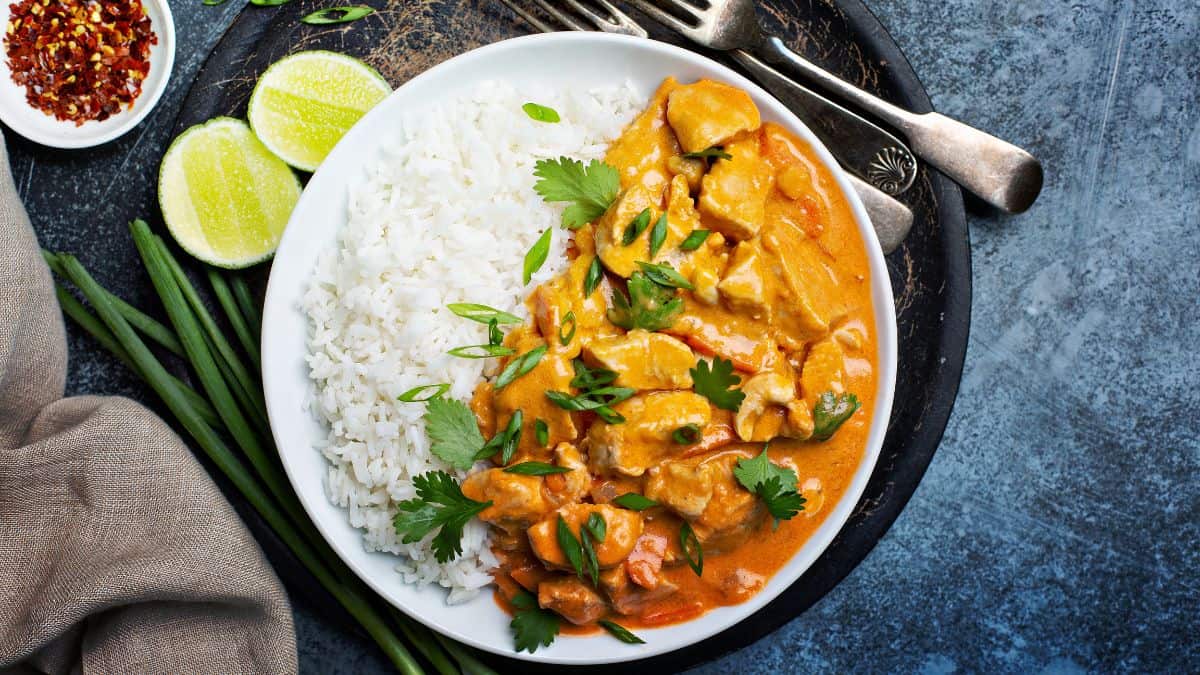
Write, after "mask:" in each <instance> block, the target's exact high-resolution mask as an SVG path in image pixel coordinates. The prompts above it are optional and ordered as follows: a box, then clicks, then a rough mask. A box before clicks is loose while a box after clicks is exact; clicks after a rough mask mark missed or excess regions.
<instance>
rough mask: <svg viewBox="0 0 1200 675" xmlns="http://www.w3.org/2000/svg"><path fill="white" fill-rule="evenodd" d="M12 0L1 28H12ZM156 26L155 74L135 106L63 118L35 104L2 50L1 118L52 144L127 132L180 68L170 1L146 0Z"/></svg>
mask: <svg viewBox="0 0 1200 675" xmlns="http://www.w3.org/2000/svg"><path fill="white" fill-rule="evenodd" d="M10 4H11V1H10V0H3V2H0V26H7V25H8V20H9V17H10V16H11V15H12V10H11V9H10V7H9V5H10ZM142 6H143V7H144V8H145V10H146V16H148V17H149V18H150V28H151V30H153V31H154V34H155V35H157V36H158V44H154V45H151V46H150V56H149V60H150V72H149V74H147V76H146V79H145V81H143V82H142V93H141V94H140V95H139V96H138V97H137V98H136V99H135V100H134V102H133V106H132V107H130V108H126V109H122V110H121V111H120V112H118V113H117V114H115V115H113V116H112V117H109V118H108V119H106V120H104V121H103V122H96V121H94V120H93V121H89V122H84V123H83V124H82V125H80V126H75V123H74V122H71V121H63V120H58V119H55V118H54V117H52V116H51V115H47V114H46V113H44V112H42V111H41V110H38V109H36V108H34V107H33V106H31V105H29V103H28V102H27V101H26V100H25V87H22V86H19V85H18V84H17V83H16V82H14V81H13V79H12V70H11V69H10V68H9V67H8V57H7V56H5V55H4V50H3V49H0V121H2V122H4V124H5V125H7V126H8V128H9V129H12V130H13V131H14V132H16V133H17V134H20V135H21V136H24V137H25V138H27V139H29V140H31V141H33V142H34V143H40V144H41V145H45V146H49V147H52V148H62V149H68V150H73V149H79V148H90V147H94V146H97V145H101V144H104V143H107V142H109V141H111V140H114V139H116V138H119V137H120V136H123V135H125V133H126V132H128V131H129V130H130V129H133V128H134V127H136V126H137V125H138V123H139V122H141V121H142V120H143V119H145V118H146V116H147V115H149V114H150V111H152V110H154V107H155V106H156V105H158V101H159V99H160V98H162V95H163V92H164V91H166V89H167V83H168V82H169V81H170V80H171V71H172V70H173V69H174V67H175V18H174V17H173V16H172V15H171V6H170V5H169V4H168V3H167V0H142Z"/></svg>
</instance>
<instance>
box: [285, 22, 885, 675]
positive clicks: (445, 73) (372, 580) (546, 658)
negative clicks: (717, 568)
mask: <svg viewBox="0 0 1200 675" xmlns="http://www.w3.org/2000/svg"><path fill="white" fill-rule="evenodd" d="M668 75H674V76H675V77H677V78H679V79H680V80H681V81H683V82H689V81H692V80H695V79H697V78H702V77H710V78H716V79H719V80H723V81H725V82H728V83H730V84H733V85H734V86H737V87H741V88H742V89H745V90H746V91H748V92H749V93H750V95H751V96H752V97H753V98H754V100H755V102H756V103H757V104H758V107H759V109H760V110H761V111H762V115H763V118H764V120H770V121H775V122H778V123H780V124H783V125H784V126H785V127H787V128H788V129H790V130H792V131H793V132H795V133H797V134H799V135H800V137H801V138H803V139H805V140H806V141H808V142H809V143H810V144H812V146H813V147H814V148H816V150H817V153H818V155H819V156H820V158H821V160H822V161H823V162H825V164H826V165H828V166H829V167H830V168H831V169H832V170H833V174H834V176H835V177H836V178H837V181H838V184H839V186H840V187H841V189H842V192H843V193H844V194H845V195H846V197H847V199H849V201H850V204H851V206H852V209H853V212H854V215H855V218H856V219H857V221H858V228H859V231H860V232H861V234H862V236H863V238H864V239H865V240H866V242H867V247H866V248H867V254H868V259H869V262H870V268H871V283H872V289H871V290H872V298H873V301H874V304H875V325H876V332H877V334H878V343H879V355H878V357H879V378H878V381H879V390H878V391H877V392H876V393H875V409H874V410H873V411H872V415H873V419H874V420H875V422H874V425H873V427H872V429H871V433H870V435H869V440H868V447H867V449H866V455H865V457H864V459H863V461H862V464H861V466H859V468H858V471H857V472H856V473H855V474H854V478H853V481H852V482H851V485H850V487H849V489H848V490H847V492H846V495H845V496H844V497H843V498H842V500H841V501H839V502H838V503H837V504H836V505H835V506H834V508H833V509H832V511H831V512H830V513H829V514H828V515H827V516H826V518H825V521H824V523H823V524H822V526H821V527H820V528H819V529H818V530H817V531H816V533H815V534H814V535H813V536H812V538H811V539H809V541H808V542H807V543H806V544H805V545H804V546H803V548H801V549H800V551H798V552H797V553H796V555H795V556H794V557H793V558H792V560H791V561H790V562H789V563H788V564H787V565H785V566H784V567H783V569H781V570H780V571H779V573H778V574H776V575H775V576H774V577H773V578H772V579H771V580H770V582H769V583H768V584H767V585H766V587H765V588H764V589H763V590H762V591H761V592H760V593H759V594H758V595H756V596H754V597H753V598H752V599H750V600H749V601H748V602H745V603H742V604H740V605H735V606H732V607H721V608H718V609H715V610H713V611H711V612H709V613H707V614H705V615H704V616H701V617H699V618H697V619H694V620H692V621H688V622H686V623H682V624H679V625H674V626H668V627H664V628H655V629H645V628H643V629H639V631H638V633H639V635H640V636H641V637H643V638H644V639H645V640H646V644H644V645H625V644H622V643H620V642H617V641H616V640H614V639H612V638H611V637H609V636H607V635H596V636H586V637H569V636H560V637H559V638H558V639H557V640H556V641H555V642H554V644H553V645H551V646H550V647H548V648H542V649H539V650H538V651H537V652H535V653H534V654H529V653H527V652H521V653H519V654H518V653H515V652H514V651H513V646H512V645H513V639H512V635H511V634H510V632H509V627H508V622H509V617H508V616H507V615H506V614H505V613H504V612H503V611H502V610H500V609H499V608H498V607H497V606H496V604H495V602H494V600H493V599H492V597H491V596H492V594H491V593H489V592H484V593H482V594H481V595H480V596H479V597H478V598H476V599H475V600H473V601H471V602H469V603H466V604H462V605H455V606H450V605H447V604H446V603H445V591H444V590H442V589H441V588H437V587H425V588H416V587H413V586H409V585H406V584H403V583H401V581H400V577H399V575H398V574H397V573H396V571H395V569H394V568H395V565H396V558H395V557H394V556H392V555H388V554H382V553H367V552H366V551H364V549H363V545H362V535H361V533H360V532H359V531H358V530H356V529H354V528H352V527H350V525H349V523H348V522H347V518H346V513H345V511H344V510H342V509H340V508H338V507H336V506H334V505H332V504H331V503H330V502H329V500H327V499H326V497H325V490H324V485H323V481H324V478H325V474H326V470H327V463H326V461H325V458H324V457H322V456H321V454H320V453H319V452H318V451H316V450H314V449H313V446H314V444H315V443H317V442H319V441H321V440H323V439H324V438H325V431H324V429H323V428H322V427H321V426H320V425H319V424H318V423H317V422H316V421H315V420H314V419H313V418H312V416H310V415H309V414H308V413H307V412H306V410H305V400H306V397H307V396H308V392H309V391H310V385H309V382H308V377H307V368H306V366H305V361H304V357H305V340H306V336H307V334H308V329H309V328H308V324H307V320H306V318H305V316H304V313H303V311H302V310H301V309H300V302H301V297H302V295H303V293H304V289H305V287H306V286H307V284H308V280H309V277H310V275H311V273H312V271H313V269H314V267H315V265H316V261H317V257H318V255H319V254H320V253H321V252H322V251H324V250H326V249H328V248H330V247H332V246H335V242H336V239H337V233H338V231H339V229H340V228H341V227H342V226H343V225H344V224H345V222H346V215H347V213H346V204H347V190H348V189H349V188H350V186H353V185H355V184H356V183H357V182H359V180H360V177H361V176H362V175H363V170H364V167H365V165H366V164H367V163H368V162H370V161H371V160H372V159H373V158H375V157H377V156H378V152H379V148H378V146H379V139H386V138H389V137H395V132H396V124H397V120H399V119H400V118H401V117H402V116H403V114H404V113H407V112H410V111H413V110H419V109H422V108H424V107H427V106H432V105H434V104H436V103H438V102H439V101H442V100H445V99H447V98H448V97H452V96H454V95H455V94H456V93H458V92H462V91H464V90H469V89H472V88H474V87H475V86H476V85H477V84H478V83H480V82H482V81H484V80H500V79H504V80H509V81H512V82H515V83H517V84H518V86H519V85H520V84H521V83H530V84H532V83H539V84H547V83H549V84H552V85H553V84H556V83H562V84H568V83H571V84H574V85H576V86H578V85H579V84H580V83H586V84H588V85H597V86H599V85H614V86H615V85H619V84H621V83H623V82H625V81H630V82H632V83H633V85H634V86H635V87H636V88H637V90H638V91H640V92H641V93H642V94H644V95H645V99H646V101H647V102H648V101H649V100H650V96H651V94H652V93H653V92H654V90H655V89H656V88H657V86H658V84H659V83H660V82H661V81H662V80H663V79H664V78H665V77H667V76H668ZM262 342H263V343H262V354H263V383H264V386H265V389H266V397H267V408H268V411H269V413H270V418H271V428H272V429H273V431H274V434H275V441H276V443H277V444H278V446H279V449H280V453H281V454H282V456H283V463H284V466H285V467H286V469H287V472H288V476H289V477H290V478H291V480H292V484H293V485H294V486H295V488H296V491H297V492H298V493H299V495H300V500H301V501H302V502H303V503H304V507H305V509H307V510H308V513H309V515H310V516H312V519H313V521H314V522H315V523H316V525H317V528H318V529H319V530H320V531H321V533H322V534H323V535H324V536H325V537H326V539H328V540H329V543H330V544H331V545H332V546H333V548H334V550H336V551H337V552H338V555H340V556H341V557H342V559H343V560H345V561H346V563H347V564H348V565H349V566H350V567H351V568H352V569H354V571H355V572H357V573H358V575H359V576H361V577H362V578H363V580H365V581H366V582H367V583H368V584H369V585H370V586H371V587H372V588H374V589H375V590H376V591H377V592H378V593H379V594H380V595H382V596H383V597H384V598H386V599H387V600H388V601H389V602H391V603H393V604H394V605H396V606H397V607H399V608H400V609H401V610H403V611H404V612H405V613H406V614H408V615H410V616H413V617H415V618H417V619H418V620H420V621H421V622H422V623H424V624H426V625H427V626H429V627H431V628H433V629H435V630H438V631H440V632H442V633H444V634H445V635H448V636H450V637H452V638H454V639H456V640H459V641H461V642H465V643H467V644H469V645H472V646H475V647H478V648H480V649H484V650H487V651H490V652H495V653H497V654H503V655H505V656H511V657H516V658H520V659H528V660H532V661H541V662H546V663H560V664H598V663H616V662H620V661H628V660H631V659H639V658H645V657H648V656H653V655H655V654H662V653H665V652H669V651H672V650H675V649H679V648H681V647H685V646H687V645H690V644H693V643H695V642H698V641H700V640H703V639H705V638H707V637H709V636H711V635H713V634H715V633H717V632H719V631H721V630H724V629H725V628H728V627H730V626H732V625H733V624H735V623H737V622H739V621H741V620H742V619H745V618H746V617H748V616H750V615H751V614H753V613H754V612H755V611H757V610H758V609H760V608H761V607H763V606H764V605H766V604H767V603H768V602H770V601H771V600H772V599H773V598H774V597H775V596H777V595H779V593H780V592H782V591H783V590H784V589H785V588H787V587H788V586H789V585H791V584H792V583H793V582H795V581H796V579H797V578H798V577H799V576H800V574H801V573H803V572H804V570H806V569H808V567H809V565H811V564H812V563H813V561H815V560H816V559H817V557H818V556H819V555H820V554H821V552H822V551H824V550H825V547H826V546H828V545H829V542H830V541H832V540H833V537H834V535H835V534H837V532H838V530H840V529H841V527H842V525H843V524H844V523H845V522H846V519H847V518H848V517H849V516H850V512H851V511H852V509H853V508H854V505H855V504H856V503H857V502H858V499H859V497H860V496H861V495H862V491H863V488H864V487H865V486H866V484H867V479H868V478H869V477H870V475H871V471H872V469H873V468H874V466H875V460H876V458H877V457H878V455H879V448H880V446H881V444H882V443H883V436H884V432H885V430H886V427H887V420H888V417H889V414H890V412H891V407H892V392H893V390H894V388H895V378H896V317H895V312H894V309H893V307H892V290H891V284H890V282H889V281H888V274H887V269H886V267H885V266H884V261H883V255H882V254H881V253H880V252H879V246H878V242H877V241H876V239H875V232H874V230H873V229H872V228H871V226H870V223H869V221H868V220H867V215H866V212H865V211H864V210H863V206H862V204H861V203H860V202H859V200H858V197H857V196H856V195H855V193H854V191H853V190H852V189H850V184H849V183H848V182H847V179H846V176H845V175H844V174H843V173H842V171H841V169H840V168H838V166H837V164H836V163H835V162H834V161H833V158H832V157H831V156H830V155H829V152H828V151H827V150H826V149H825V148H824V147H823V146H822V145H821V144H820V142H819V141H818V140H817V139H816V137H815V136H814V135H813V134H812V132H810V131H809V130H808V129H807V128H806V127H805V126H804V125H803V124H801V123H800V122H799V120H797V119H796V118H795V116H793V115H792V114H791V113H789V112H788V111H787V109H785V108H784V107H783V106H782V105H780V104H779V103H778V102H777V101H776V100H775V99H773V98H771V97H770V96H769V95H767V93H766V92H764V91H763V90H762V89H760V88H759V87H757V86H756V85H754V84H753V83H751V82H750V81H749V80H747V79H745V78H744V77H741V76H740V75H738V74H737V73H735V72H733V71H731V70H729V69H728V68H725V67H724V66H721V65H719V64H717V63H714V62H713V61H711V60H709V59H707V58H704V57H702V56H699V55H697V54H695V53H693V52H689V51H686V50H683V49H679V48H677V47H673V46H671V45H667V44H663V43H660V42H654V41H651V40H643V39H637V38H628V37H622V36H616V35H604V34H599V33H552V34H547V35H531V36H527V37H520V38H516V39H512V40H506V41H504V42H499V43H496V44H493V45H489V46H487V47H482V48H480V49H476V50H475V51H472V52H468V53H466V54H463V55H461V56H458V57H456V58H453V59H451V60H449V61H447V62H445V63H443V64H441V65H439V66H437V67H435V68H432V69H430V70H428V71H427V72H425V73H423V74H422V75H420V76H418V77H416V78H413V79H412V80H411V81H409V82H408V83H407V84H405V85H404V86H402V87H400V88H399V89H397V90H396V91H395V92H393V93H392V95H391V96H389V97H388V98H387V99H385V100H384V101H383V102H382V103H380V104H379V105H378V106H377V107H376V108H375V109H374V110H372V111H371V112H370V113H368V114H367V115H366V116H365V117H363V119H362V120H360V121H359V122H358V124H356V125H355V126H354V128H353V129H351V130H350V132H349V133H347V134H346V136H345V138H343V139H342V140H341V142H340V143H338V145H337V147H335V148H334V149H333V152H331V153H330V154H329V157H327V158H326V159H325V162H324V163H323V164H322V165H321V167H320V168H319V169H318V170H317V172H316V174H315V175H314V176H313V178H312V180H311V181H309V183H308V187H307V188H305V190H304V194H303V195H302V196H301V198H300V202H299V204H297V206H296V210H295V211H294V212H293V213H292V218H291V221H290V222H289V223H288V227H287V231H286V233H285V234H284V236H283V241H282V242H281V244H280V246H279V251H278V253H277V254H276V256H275V263H274V266H273V267H272V270H271V279H270V284H269V285H268V287H267V300H266V308H265V312H264V318H263V338H262Z"/></svg>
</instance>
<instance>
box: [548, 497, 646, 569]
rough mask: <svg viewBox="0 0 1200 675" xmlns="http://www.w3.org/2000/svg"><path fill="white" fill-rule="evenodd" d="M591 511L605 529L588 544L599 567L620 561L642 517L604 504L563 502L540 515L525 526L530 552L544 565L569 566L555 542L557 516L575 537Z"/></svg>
mask: <svg viewBox="0 0 1200 675" xmlns="http://www.w3.org/2000/svg"><path fill="white" fill-rule="evenodd" d="M593 513H597V514H600V516H601V517H602V518H604V523H605V526H606V529H607V532H606V533H605V536H604V541H601V542H593V544H592V546H593V548H594V549H595V551H596V560H597V562H599V564H600V567H601V568H602V569H607V568H609V567H613V566H616V565H619V564H621V563H622V562H624V561H625V558H627V557H629V554H630V552H631V551H633V547H634V545H635V544H636V543H637V539H638V537H640V536H641V535H642V516H641V514H639V513H637V512H636V511H629V510H627V509H619V508H617V507H615V506H609V505H608V504H567V505H566V506H562V507H560V508H559V509H557V510H556V511H554V512H552V513H550V514H548V515H547V516H546V517H545V518H542V520H540V521H538V522H537V523H536V524H534V525H533V526H532V527H530V528H529V544H530V546H531V547H532V548H533V553H534V555H536V556H537V557H538V558H539V559H541V561H542V562H543V563H545V564H546V566H547V567H553V568H557V569H568V568H570V565H571V563H570V562H568V560H567V556H566V554H564V553H563V550H562V548H561V547H559V545H558V518H559V516H562V519H563V520H564V521H566V523H567V527H568V528H570V530H571V532H572V533H573V534H574V535H575V536H576V537H578V536H579V530H580V528H581V527H582V526H583V524H584V523H586V522H587V519H588V517H589V516H591V515H592V514H593Z"/></svg>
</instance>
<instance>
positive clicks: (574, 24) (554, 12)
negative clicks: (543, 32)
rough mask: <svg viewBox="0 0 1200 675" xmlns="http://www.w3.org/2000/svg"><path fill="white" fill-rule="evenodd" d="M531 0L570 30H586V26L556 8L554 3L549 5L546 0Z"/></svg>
mask: <svg viewBox="0 0 1200 675" xmlns="http://www.w3.org/2000/svg"><path fill="white" fill-rule="evenodd" d="M533 1H534V2H535V3H537V5H538V6H539V7H541V8H542V9H543V10H545V11H546V13H547V14H549V15H550V16H552V17H554V18H556V19H558V20H559V21H561V22H562V23H564V24H566V26H567V28H570V29H571V30H587V26H584V25H583V24H581V23H579V22H578V21H576V20H575V18H574V17H572V16H570V15H569V14H567V13H566V12H564V11H562V10H561V9H558V8H556V7H555V6H554V5H551V4H550V3H549V2H547V1H546V0H533Z"/></svg>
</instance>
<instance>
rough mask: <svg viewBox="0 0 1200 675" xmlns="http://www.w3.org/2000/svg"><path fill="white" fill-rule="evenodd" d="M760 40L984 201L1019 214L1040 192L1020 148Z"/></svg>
mask: <svg viewBox="0 0 1200 675" xmlns="http://www.w3.org/2000/svg"><path fill="white" fill-rule="evenodd" d="M764 44H765V45H766V47H767V48H768V49H769V50H770V51H771V52H772V57H775V58H772V59H769V60H775V61H779V60H782V61H783V62H786V63H787V64H788V65H789V66H791V67H792V68H794V69H795V70H796V71H798V72H799V73H800V74H802V75H803V76H804V77H806V78H807V79H809V80H810V81H811V82H813V83H815V84H817V85H818V86H820V87H822V88H824V89H826V90H827V91H830V92H832V93H835V94H837V95H838V96H839V97H841V98H842V99H844V100H846V101H849V102H851V103H852V104H854V105H856V106H858V107H859V108H861V109H862V110H864V111H866V112H868V113H870V114H872V115H874V116H875V117H877V118H879V119H880V120H881V121H883V122H884V123H886V124H889V125H891V126H893V127H895V128H896V129H897V130H898V131H900V132H901V133H902V134H904V136H905V137H906V138H908V141H909V143H910V144H911V146H912V150H913V152H914V153H915V154H916V155H917V156H918V157H921V158H922V159H924V160H925V161H927V162H929V163H930V164H931V165H933V166H935V167H937V168H938V169H940V170H941V172H942V173H944V174H946V176H947V177H949V178H950V179H951V180H953V181H954V182H956V183H958V184H959V185H961V186H963V187H964V188H966V189H967V190H969V191H970V192H972V193H973V194H975V195H976V196H978V197H979V198H980V199H983V200H984V201H986V202H987V203H988V204H991V205H992V206H995V207H996V208H998V209H1001V210H1003V211H1006V212H1008V213H1021V212H1023V211H1025V210H1026V209H1028V208H1029V207H1030V206H1032V205H1033V202H1034V200H1036V199H1037V196H1038V193H1039V192H1041V189H1042V165H1041V163H1039V162H1038V160H1037V159H1036V158H1035V157H1034V156H1033V155H1031V154H1029V153H1028V152H1026V151H1024V150H1022V149H1021V148H1018V147H1017V146H1015V145H1013V144H1011V143H1008V142H1006V141H1002V140H1000V139H999V138H996V137H995V136H992V135H991V134H988V133H986V132H983V131H980V130H979V129H976V128H974V127H971V126H969V125H966V124H963V123H962V122H959V121H957V120H953V119H951V118H949V117H946V116H945V115H939V114H938V113H925V114H920V115H919V114H916V113H911V112H909V111H907V110H905V109H903V108H900V107H898V106H895V105H892V104H891V103H888V102H887V101H885V100H883V99H881V98H879V97H878V96H874V95H872V94H869V93H867V92H865V91H863V90H862V89H859V88H858V87H855V86H853V85H851V84H849V83H848V82H846V81H844V80H842V79H840V78H838V77H836V76H834V75H832V74H830V73H828V72H826V71H825V70H824V69H822V68H820V67H818V66H816V65H815V64H813V63H812V62H810V61H808V60H807V59H805V58H803V57H801V56H800V55H798V54H796V53H795V52H793V51H792V50H791V49H788V47H787V45H785V44H784V43H783V41H782V40H780V39H779V38H774V37H773V38H770V39H768V40H766V41H765V43H764Z"/></svg>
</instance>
